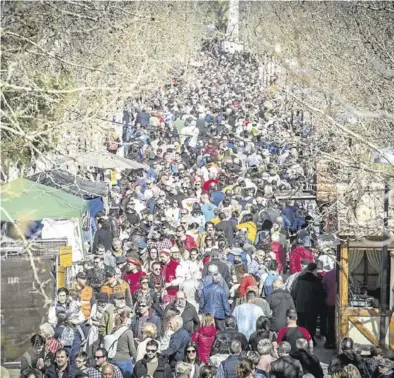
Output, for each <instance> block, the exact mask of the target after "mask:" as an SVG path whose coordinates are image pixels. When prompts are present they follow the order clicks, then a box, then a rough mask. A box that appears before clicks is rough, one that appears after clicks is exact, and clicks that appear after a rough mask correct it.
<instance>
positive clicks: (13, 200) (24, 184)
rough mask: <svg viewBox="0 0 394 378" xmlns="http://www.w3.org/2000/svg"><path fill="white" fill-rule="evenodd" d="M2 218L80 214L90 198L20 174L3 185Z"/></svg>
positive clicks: (85, 208)
mask: <svg viewBox="0 0 394 378" xmlns="http://www.w3.org/2000/svg"><path fill="white" fill-rule="evenodd" d="M0 203H1V213H0V215H1V220H2V221H16V220H25V221H28V220H41V219H44V218H51V219H71V218H80V217H81V215H82V214H83V213H84V212H85V211H87V209H88V202H87V201H85V200H83V199H81V198H79V197H76V196H73V195H71V194H69V193H66V192H65V191H63V190H59V189H55V188H51V187H48V186H45V185H41V184H39V183H37V182H33V181H30V180H27V179H24V178H19V179H17V180H15V181H12V182H10V183H8V184H5V185H2V186H1V201H0Z"/></svg>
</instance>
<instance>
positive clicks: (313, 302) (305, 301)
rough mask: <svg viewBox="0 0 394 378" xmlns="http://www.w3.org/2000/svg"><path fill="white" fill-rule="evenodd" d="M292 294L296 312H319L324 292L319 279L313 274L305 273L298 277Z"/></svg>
mask: <svg viewBox="0 0 394 378" xmlns="http://www.w3.org/2000/svg"><path fill="white" fill-rule="evenodd" d="M294 294H295V302H296V310H297V312H312V311H313V312H314V313H319V312H320V310H321V308H322V306H323V304H324V298H325V292H324V289H323V284H322V282H321V279H320V278H318V277H316V276H315V275H314V274H313V273H311V272H306V273H305V274H303V275H301V276H299V278H298V282H297V286H296V288H295V293H294Z"/></svg>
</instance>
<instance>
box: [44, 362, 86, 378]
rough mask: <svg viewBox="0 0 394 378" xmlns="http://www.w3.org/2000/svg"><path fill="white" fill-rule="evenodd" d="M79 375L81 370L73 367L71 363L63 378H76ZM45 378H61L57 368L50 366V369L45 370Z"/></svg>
mask: <svg viewBox="0 0 394 378" xmlns="http://www.w3.org/2000/svg"><path fill="white" fill-rule="evenodd" d="M77 373H80V370H79V369H76V368H73V367H71V366H70V362H69V363H68V365H67V368H66V370H65V371H64V374H63V378H74V377H75V375H76V374H77ZM44 378H59V375H58V372H57V366H56V365H52V366H49V368H48V369H46V370H45V374H44Z"/></svg>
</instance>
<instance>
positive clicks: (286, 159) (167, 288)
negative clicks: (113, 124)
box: [4, 46, 394, 378]
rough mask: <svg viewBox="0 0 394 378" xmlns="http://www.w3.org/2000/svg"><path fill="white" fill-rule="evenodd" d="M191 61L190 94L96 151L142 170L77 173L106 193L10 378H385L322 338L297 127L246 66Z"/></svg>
mask: <svg viewBox="0 0 394 378" xmlns="http://www.w3.org/2000/svg"><path fill="white" fill-rule="evenodd" d="M200 62H201V65H200V67H198V68H197V73H198V75H197V77H198V79H197V80H196V81H195V82H193V83H185V82H183V81H182V80H181V79H174V80H173V82H172V83H171V85H168V86H167V87H165V88H162V89H159V90H158V91H157V92H155V93H154V94H153V95H152V97H151V98H148V99H144V100H143V101H142V100H141V98H140V99H137V100H135V101H130V102H129V103H127V104H126V106H125V109H124V112H123V120H122V127H121V133H119V132H118V133H117V132H116V130H115V129H114V130H113V133H112V134H111V135H110V137H109V138H108V141H107V144H106V149H107V151H108V152H109V153H111V154H121V155H123V156H124V157H125V158H128V159H132V160H137V161H139V162H140V163H143V164H145V165H146V167H147V168H146V169H138V170H118V171H117V172H116V175H115V176H116V177H115V178H114V176H113V175H112V176H111V172H109V171H107V170H103V169H92V170H90V171H89V174H86V173H84V174H85V175H86V177H88V178H89V179H90V180H92V181H93V182H99V181H104V182H108V184H109V185H111V188H110V198H109V203H108V208H107V209H106V210H103V211H98V212H97V213H95V214H90V215H91V219H90V225H88V226H85V231H89V227H90V229H91V231H92V232H93V235H94V236H93V239H92V240H89V238H88V237H87V238H86V243H87V245H88V250H89V252H88V254H87V255H86V260H85V261H84V263H83V264H82V265H81V266H80V267H79V271H78V273H77V274H76V275H75V277H73V279H72V280H71V281H72V282H70V284H69V286H68V287H67V288H63V287H61V288H58V290H57V293H56V298H55V300H54V303H53V305H52V306H51V307H50V309H49V312H48V316H47V319H46V321H45V322H43V323H42V324H41V325H37V332H36V333H35V334H34V335H33V336H32V338H31V347H30V348H29V350H27V351H26V353H25V354H24V355H23V357H22V360H21V372H20V374H21V377H23V378H33V377H36V378H38V377H42V376H43V377H45V378H82V377H88V378H98V377H104V378H110V377H111V378H112V377H116V378H121V377H124V378H142V377H153V378H170V377H174V376H175V377H184V378H186V377H190V378H214V377H218V378H236V377H237V378H251V377H255V378H263V377H264V378H268V377H276V378H285V377H286V378H298V377H299V378H300V377H307V378H312V377H315V378H323V376H324V375H325V374H329V375H332V376H333V377H336V378H344V377H354V378H355V377H362V378H372V377H376V378H378V377H380V378H383V377H384V378H389V377H393V376H394V370H393V369H394V363H393V362H392V360H390V356H386V355H383V351H382V350H380V349H379V347H378V346H376V347H373V348H371V350H370V353H369V356H368V357H364V356H362V354H361V348H360V346H359V345H357V344H356V343H354V342H353V340H352V339H351V338H346V339H344V340H337V339H336V337H335V302H336V292H337V287H336V285H337V282H336V262H335V251H334V250H333V249H330V248H322V247H321V245H320V244H319V237H320V236H321V234H322V233H323V232H324V217H322V214H321V209H320V208H319V207H318V206H317V203H316V201H315V200H314V196H313V194H310V193H309V196H306V195H305V191H306V190H308V188H311V187H312V186H313V183H314V177H315V171H314V167H313V165H312V164H311V156H310V152H309V150H308V148H307V146H308V138H310V137H311V135H313V125H311V124H308V123H306V121H305V120H304V119H303V118H302V115H301V113H299V114H293V113H292V112H293V110H292V109H290V108H289V107H287V106H286V104H285V103H284V97H283V98H282V97H281V96H278V97H277V98H271V97H270V95H269V93H268V88H265V87H264V84H263V83H262V82H261V78H260V77H259V67H258V64H257V62H256V61H255V60H254V59H253V58H252V57H251V56H250V55H249V54H248V53H245V52H237V53H234V54H225V53H222V52H220V51H219V50H218V49H216V48H215V46H213V48H211V49H210V50H208V49H207V50H204V51H202V52H201V55H200ZM305 198H309V199H305ZM87 234H88V233H87ZM338 346H340V353H339V354H336V353H335V352H336V347H338ZM321 362H323V364H321ZM322 366H323V367H324V370H323V368H322ZM4 374H5V373H4Z"/></svg>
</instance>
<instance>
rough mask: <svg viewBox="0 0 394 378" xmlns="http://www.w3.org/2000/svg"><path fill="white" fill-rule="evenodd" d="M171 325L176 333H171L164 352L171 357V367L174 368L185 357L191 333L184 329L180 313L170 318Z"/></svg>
mask: <svg viewBox="0 0 394 378" xmlns="http://www.w3.org/2000/svg"><path fill="white" fill-rule="evenodd" d="M169 327H170V328H171V329H172V330H173V331H174V333H173V334H172V335H171V338H170V344H169V346H168V348H167V349H166V350H164V351H163V352H162V354H163V355H164V356H166V357H167V358H168V359H169V362H170V366H171V369H172V370H174V369H175V366H176V363H177V362H179V361H183V359H184V358H185V348H186V344H187V343H188V342H189V341H190V335H189V333H188V332H187V331H186V330H185V329H183V319H182V317H181V316H180V315H175V316H173V317H172V318H171V319H170V321H169Z"/></svg>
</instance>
